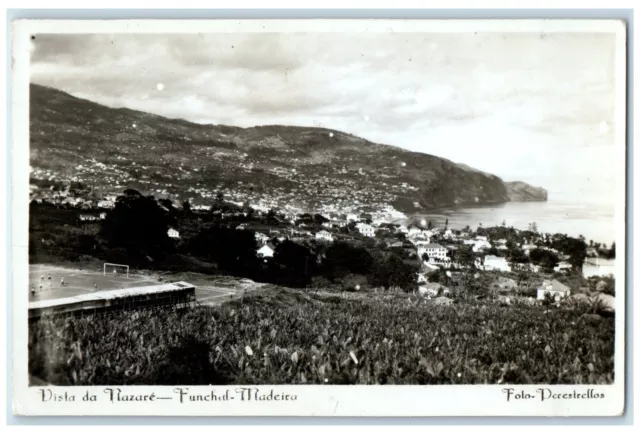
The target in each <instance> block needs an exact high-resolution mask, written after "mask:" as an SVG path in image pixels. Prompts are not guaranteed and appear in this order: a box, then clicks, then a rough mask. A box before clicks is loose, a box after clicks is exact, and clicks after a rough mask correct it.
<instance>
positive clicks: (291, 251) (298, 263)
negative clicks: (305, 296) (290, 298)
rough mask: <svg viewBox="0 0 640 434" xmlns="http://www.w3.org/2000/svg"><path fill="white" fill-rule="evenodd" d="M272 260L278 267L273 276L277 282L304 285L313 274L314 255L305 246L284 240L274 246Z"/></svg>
mask: <svg viewBox="0 0 640 434" xmlns="http://www.w3.org/2000/svg"><path fill="white" fill-rule="evenodd" d="M273 261H274V262H275V263H276V264H277V265H278V267H279V270H278V272H277V275H276V276H273V277H274V278H275V280H276V281H277V282H278V283H281V284H284V285H291V286H306V285H307V284H308V283H309V282H310V280H311V276H312V275H313V272H314V269H315V264H316V257H315V255H314V254H313V253H312V252H311V251H310V250H309V249H308V248H307V247H305V246H302V245H300V244H297V243H294V242H292V241H289V240H286V241H284V242H282V243H280V244H279V245H278V246H277V247H276V251H275V253H274V254H273Z"/></svg>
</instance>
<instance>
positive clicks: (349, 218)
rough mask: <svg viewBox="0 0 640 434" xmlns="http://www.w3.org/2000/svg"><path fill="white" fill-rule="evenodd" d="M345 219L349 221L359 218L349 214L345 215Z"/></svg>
mask: <svg viewBox="0 0 640 434" xmlns="http://www.w3.org/2000/svg"><path fill="white" fill-rule="evenodd" d="M347 220H348V221H350V222H356V221H358V220H360V219H359V218H358V216H357V215H355V214H349V215H347Z"/></svg>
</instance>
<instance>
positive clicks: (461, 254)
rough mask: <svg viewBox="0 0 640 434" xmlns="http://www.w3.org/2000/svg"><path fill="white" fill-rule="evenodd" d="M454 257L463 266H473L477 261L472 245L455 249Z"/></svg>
mask: <svg viewBox="0 0 640 434" xmlns="http://www.w3.org/2000/svg"><path fill="white" fill-rule="evenodd" d="M453 259H454V261H455V262H457V263H459V264H461V265H462V266H472V265H473V264H474V262H475V255H474V254H473V250H471V247H470V246H460V248H459V249H457V250H454V252H453Z"/></svg>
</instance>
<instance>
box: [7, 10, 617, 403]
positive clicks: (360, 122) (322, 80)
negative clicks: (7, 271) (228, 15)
mask: <svg viewBox="0 0 640 434" xmlns="http://www.w3.org/2000/svg"><path fill="white" fill-rule="evenodd" d="M508 23H509V24H508V25H507V24H505V23H503V25H500V24H499V23H497V22H495V23H486V22H484V21H481V22H479V23H476V25H475V26H474V25H473V24H467V28H465V27H464V24H462V23H458V24H457V25H453V23H451V25H450V26H447V23H445V22H440V23H439V25H435V26H431V27H429V26H423V28H424V29H423V30H421V28H420V27H419V26H414V27H411V26H410V25H409V26H407V27H406V28H404V29H402V27H401V25H402V21H396V22H394V23H387V24H382V23H381V24H380V25H378V26H367V25H364V24H362V25H359V26H358V25H356V24H357V23H353V26H354V27H353V30H350V28H349V27H348V26H347V24H346V23H342V24H338V23H333V24H332V25H329V23H325V25H324V27H323V24H322V22H317V21H316V22H315V23H313V25H311V24H309V25H302V24H300V25H298V26H295V25H294V26H292V27H291V28H288V27H287V26H286V25H282V26H281V27H278V26H275V25H270V26H269V27H268V28H267V30H262V29H260V27H261V26H260V25H258V24H259V23H244V25H239V24H238V25H237V26H236V27H233V26H232V25H231V24H228V25H227V27H224V28H222V29H219V28H216V27H215V26H214V24H211V26H212V27H211V28H212V29H213V31H207V26H205V25H203V24H202V23H201V24H199V25H194V26H193V27H190V25H189V24H188V23H186V24H184V26H183V27H182V29H183V30H182V31H176V27H175V26H174V27H171V29H169V30H167V31H163V27H162V25H160V24H158V25H157V26H156V27H149V26H146V27H145V26H141V27H140V28H136V27H135V26H129V27H124V26H113V28H112V29H111V30H110V28H109V26H108V24H105V23H104V22H102V23H95V24H93V26H94V27H93V29H94V30H92V24H91V23H88V24H87V23H84V25H82V26H81V25H80V24H78V26H79V27H78V29H79V30H78V29H75V28H74V27H73V26H63V25H59V26H57V27H55V26H54V25H53V24H55V23H49V25H48V26H43V27H42V28H41V29H39V28H38V26H37V25H35V24H34V27H33V28H32V29H31V30H28V31H24V32H22V33H20V38H22V42H21V44H22V45H21V47H25V49H26V52H24V53H23V54H24V56H26V63H25V65H26V66H25V68H24V69H23V71H25V73H24V77H23V79H22V81H20V83H23V84H20V86H22V88H21V89H22V90H21V92H22V95H24V102H23V104H22V105H19V106H16V107H17V108H14V109H15V110H18V109H19V108H20V107H21V108H23V109H24V116H23V118H24V119H25V120H26V119H28V123H27V124H26V126H25V132H24V135H22V136H19V137H23V138H25V139H26V141H24V142H23V141H21V140H20V139H16V140H15V141H14V143H13V146H14V147H15V148H18V147H19V148H23V149H24V151H23V152H24V153H25V155H27V158H28V162H26V161H24V162H25V166H24V172H23V173H22V174H21V175H18V176H21V177H22V179H23V180H24V182H25V183H27V181H26V179H27V178H28V191H27V187H26V185H25V186H24V187H25V188H24V193H23V194H24V203H25V204H26V205H25V212H26V213H27V215H25V216H24V219H22V220H24V221H23V222H22V224H23V225H24V228H25V230H28V235H25V238H24V239H25V240H28V246H27V245H25V246H24V252H25V256H24V257H25V258H28V276H27V275H25V278H24V279H22V280H21V281H22V282H24V283H25V284H24V285H19V286H18V285H16V286H15V287H14V288H13V298H14V299H15V300H16V301H15V302H16V303H20V306H23V307H22V308H21V309H20V311H21V315H22V318H23V322H24V327H23V328H24V329H25V331H24V334H23V338H24V339H23V340H21V341H19V342H16V343H15V345H16V346H21V347H23V348H24V354H25V357H26V359H25V360H22V361H21V362H20V364H21V367H20V369H22V370H24V371H25V373H26V375H25V378H26V379H27V381H28V385H25V387H26V389H28V390H31V392H30V393H31V395H30V396H32V397H34V398H33V400H34V401H38V405H45V404H47V403H48V402H54V401H57V400H59V401H64V400H65V399H67V398H63V394H62V392H57V390H58V388H62V389H60V390H63V389H64V390H65V391H66V390H73V388H78V387H85V386H86V387H96V386H99V387H100V392H97V393H98V394H99V395H100V396H99V398H100V399H107V400H109V399H110V400H111V402H114V401H120V403H121V404H128V403H127V402H126V401H128V400H132V401H133V400H137V399H134V398H133V395H132V396H131V397H130V398H128V397H127V396H125V392H124V391H125V390H130V389H127V387H128V386H171V387H167V388H166V390H167V391H168V392H166V394H168V395H167V396H169V398H166V399H172V400H173V402H174V403H180V404H182V405H183V406H184V405H185V404H184V402H187V403H188V402H189V401H192V402H194V401H211V400H212V401H216V400H225V399H233V397H231V398H229V396H230V395H232V396H235V398H236V401H238V400H245V399H248V400H254V401H261V400H264V401H285V403H283V404H280V405H282V406H285V405H287V404H286V401H288V400H295V399H296V398H295V396H296V392H295V391H296V390H302V389H303V388H301V389H296V387H298V388H300V387H302V386H323V388H328V389H322V388H318V389H314V390H325V391H326V390H331V389H330V388H331V387H334V386H348V387H351V388H353V387H356V386H384V387H382V388H376V389H375V390H377V392H375V393H378V394H379V395H377V396H382V397H384V395H385V393H386V392H385V387H387V386H388V387H391V386H421V388H419V389H412V390H422V391H428V390H429V387H431V386H433V387H436V386H453V385H457V386H461V385H465V386H473V387H476V386H499V387H498V388H497V389H495V392H492V393H493V394H494V395H495V399H496V400H498V401H500V402H501V403H502V402H504V403H505V405H507V404H510V403H511V402H512V401H516V400H517V399H520V398H522V396H523V395H526V394H525V393H524V392H522V393H521V392H520V391H521V386H532V387H530V388H529V389H528V390H531V391H532V392H531V393H532V394H533V395H534V397H533V398H531V399H532V402H536V403H541V402H542V403H543V404H544V405H547V404H548V405H550V406H553V405H554V404H553V402H552V401H554V400H557V399H559V398H558V396H557V394H556V392H555V390H554V389H553V388H554V387H562V388H563V389H562V390H567V391H568V392H566V393H567V394H571V393H572V394H573V396H572V397H567V396H564V395H563V396H564V398H565V399H567V400H569V401H576V400H582V401H584V402H587V401H588V405H589V406H595V407H594V408H597V406H598V402H597V401H598V399H599V398H601V399H604V398H605V395H606V397H607V398H609V397H611V395H614V391H613V389H606V388H607V387H614V386H616V387H618V388H622V389H620V390H623V386H624V357H625V355H624V346H623V335H624V318H623V315H624V306H625V300H624V298H625V297H624V296H625V274H624V270H625V256H624V255H625V247H624V246H625V226H624V221H625V202H624V200H625V199H624V198H625V193H624V191H625V141H624V137H625V134H626V125H625V110H626V109H625V101H624V92H625V74H624V72H625V68H626V66H625V59H624V50H625V47H624V41H625V37H626V35H625V26H624V23H622V22H617V21H606V20H603V21H601V22H591V25H590V26H586V27H584V26H583V27H580V25H577V26H575V27H572V26H571V25H570V24H571V22H568V23H567V22H566V21H565V22H563V23H564V25H563V26H554V24H553V22H547V21H545V22H538V23H537V25H532V24H531V23H528V24H525V23H522V25H518V22H517V21H516V22H513V21H511V22H508ZM534 23H535V22H534ZM285 24H287V23H285ZM289 24H291V23H289ZM334 25H335V26H337V27H335V28H334V27H333V26H334ZM392 26H398V28H397V29H396V28H394V29H395V30H396V31H393V30H389V28H390V27H392ZM140 29H143V30H140ZM279 29H282V30H281V31H280V30H279ZM305 29H308V30H305ZM335 29H338V30H335ZM372 29H373V30H372ZM23 51H24V50H23ZM14 86H16V84H14ZM14 89H15V87H14ZM26 164H28V169H27V167H26ZM27 196H28V199H27ZM25 262H26V261H25ZM26 266H27V265H26V263H25V267H26ZM25 270H27V268H25ZM16 327H17V326H16ZM14 365H16V362H14ZM198 386H206V390H205V389H203V390H205V391H203V392H202V393H200V392H197V393H196V392H195V391H196V390H200V389H197V387H198ZM279 386H295V387H288V388H287V389H286V390H287V392H286V393H285V392H280V391H279V389H278V387H279ZM425 386H429V387H425ZM473 387H470V388H468V389H466V390H469V391H472V390H473ZM577 387H579V388H577ZM599 387H600V388H601V389H598V388H599ZM603 387H604V388H605V389H602V388H603ZM224 388H228V389H224ZM83 390H84V389H83ZM107 390H109V391H111V392H106V391H107ZM225 390H226V392H225ZM292 390H293V392H291V391H292ZM310 390H311V389H310ZM340 390H346V389H345V388H341V389H340ZM353 390H355V389H353ZM358 390H360V392H359V393H361V394H366V393H367V389H358ZM387 390H389V392H388V393H391V391H392V390H396V389H387ZM439 390H440V389H439ZM456 390H459V389H456ZM602 390H606V392H602ZM615 390H616V392H615V394H617V393H618V392H617V391H618V390H619V389H615ZM66 393H67V392H64V394H65V396H66ZM109 393H111V395H109ZM121 393H122V396H120V394H121ZM327 393H328V392H327ZM416 393H417V392H416ZM518 393H521V396H518ZM563 393H565V392H563ZM225 395H226V398H225ZM599 395H602V396H599ZM412 396H415V397H416V398H415V399H419V398H417V397H418V396H419V395H412ZM76 399H80V398H79V397H78V398H76ZM297 399H298V401H299V400H300V398H299V397H298V398H297ZM412 399H413V398H412ZM443 399H448V395H447V397H443ZM617 399H622V400H623V392H621V396H617ZM616 402H618V401H616ZM620 402H623V401H620ZM194 404H195V402H194ZM295 404H296V405H298V404H299V402H298V403H295ZM51 405H53V404H51ZM163 405H164V404H163ZM174 405H176V406H177V405H178V404H174ZM292 405H293V404H292ZM300 405H301V404H300ZM305 405H307V406H309V405H311V403H310V402H307V403H306V404H305ZM336 405H337V404H336ZM379 405H382V403H379ZM513 405H520V404H513ZM555 405H556V406H562V405H565V403H564V402H562V403H560V401H557V402H556V403H555ZM576 405H577V404H576ZM585 405H587V404H585ZM167 408H168V407H167ZM181 408H182V407H181ZM551 408H553V407H551ZM618 410H621V408H618ZM52 411H54V410H52ZM105 411H106V410H105ZM212 411H213V410H212ZM283 411H284V410H283ZM322 411H323V410H322ZM425 411H427V412H428V411H429V410H425ZM460 411H466V410H460ZM603 411H604V410H603Z"/></svg>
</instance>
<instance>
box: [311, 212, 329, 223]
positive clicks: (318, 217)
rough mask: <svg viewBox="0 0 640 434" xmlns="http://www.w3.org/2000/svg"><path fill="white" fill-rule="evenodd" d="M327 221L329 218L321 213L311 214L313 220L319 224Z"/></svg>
mask: <svg viewBox="0 0 640 434" xmlns="http://www.w3.org/2000/svg"><path fill="white" fill-rule="evenodd" d="M328 221H329V219H328V218H326V217H325V216H323V215H322V214H314V216H313V222H314V223H316V224H319V225H321V224H322V223H327V222H328Z"/></svg>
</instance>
